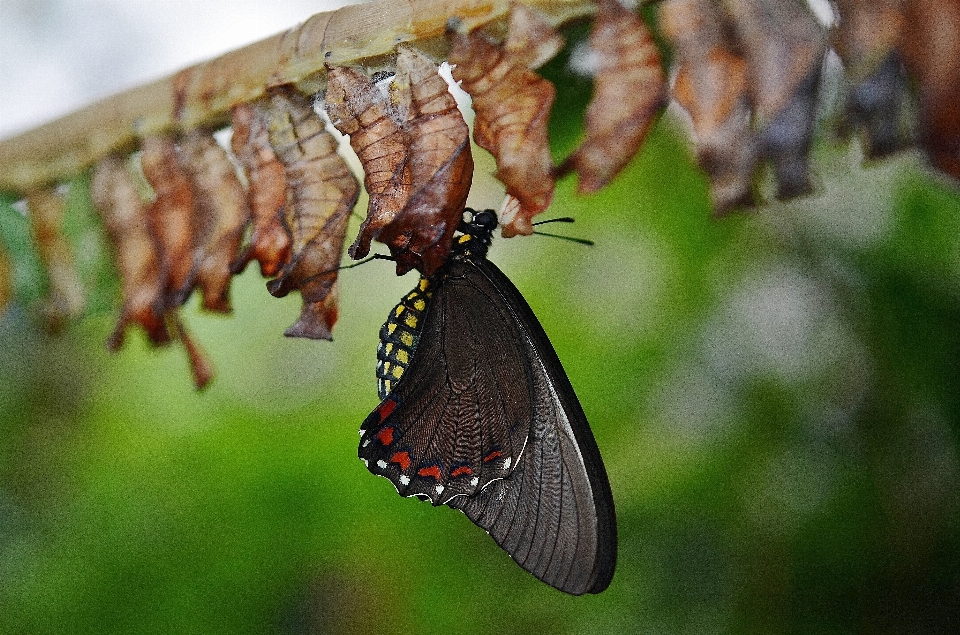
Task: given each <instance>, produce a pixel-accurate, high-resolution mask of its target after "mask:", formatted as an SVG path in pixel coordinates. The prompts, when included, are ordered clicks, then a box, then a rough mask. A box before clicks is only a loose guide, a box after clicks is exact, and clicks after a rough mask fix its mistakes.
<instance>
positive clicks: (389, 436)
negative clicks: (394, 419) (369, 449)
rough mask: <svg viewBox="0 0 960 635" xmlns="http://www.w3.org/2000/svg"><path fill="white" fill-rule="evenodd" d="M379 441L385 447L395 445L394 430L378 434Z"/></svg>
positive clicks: (386, 430) (385, 430)
mask: <svg viewBox="0 0 960 635" xmlns="http://www.w3.org/2000/svg"><path fill="white" fill-rule="evenodd" d="M377 441H379V442H380V443H382V444H383V445H390V444H391V443H393V428H384V429H383V430H381V431H380V432H378V433H377Z"/></svg>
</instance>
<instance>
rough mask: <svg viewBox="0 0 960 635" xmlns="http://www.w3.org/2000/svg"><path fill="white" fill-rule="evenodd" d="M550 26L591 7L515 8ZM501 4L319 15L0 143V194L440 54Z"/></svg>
mask: <svg viewBox="0 0 960 635" xmlns="http://www.w3.org/2000/svg"><path fill="white" fill-rule="evenodd" d="M515 1H518V2H520V3H522V4H526V5H529V6H533V7H535V8H537V9H539V10H540V11H541V12H543V13H544V14H545V15H546V16H547V18H548V19H549V20H550V21H551V22H552V23H553V24H554V25H555V26H556V25H560V24H563V23H565V22H568V21H570V20H573V19H576V18H579V17H582V16H586V15H589V14H591V13H593V11H594V6H593V3H592V2H591V0H515ZM509 6H510V2H509V1H508V0H377V1H375V2H370V3H367V4H359V5H352V6H347V7H344V8H341V9H338V10H336V11H332V12H328V13H318V14H316V15H314V16H312V17H310V18H309V19H308V20H307V21H305V22H303V23H302V24H299V25H297V26H295V27H293V28H291V29H290V30H288V31H285V32H283V33H278V34H277V35H274V36H272V37H269V38H267V39H264V40H261V41H259V42H255V43H253V44H250V45H248V46H246V47H244V48H241V49H238V50H235V51H232V52H229V53H226V54H225V55H222V56H220V57H217V58H215V59H212V60H209V61H206V62H202V63H200V64H196V65H194V66H191V67H189V68H186V69H184V70H182V71H180V72H178V73H175V74H173V75H171V76H169V77H166V78H163V79H161V80H158V81H155V82H152V83H150V84H145V85H143V86H139V87H136V88H133V89H131V90H128V91H126V92H123V93H119V94H117V95H113V96H111V97H108V98H106V99H103V100H101V101H99V102H97V103H94V104H91V105H90V106H87V107H86V108H83V109H81V110H78V111H76V112H74V113H71V114H69V115H67V116H65V117H62V118H61V119H58V120H56V121H53V122H51V123H48V124H46V125H43V126H40V127H38V128H35V129H33V130H30V131H28V132H25V133H23V134H20V135H18V136H16V137H13V138H10V139H6V140H3V141H0V191H8V192H16V193H21V194H23V193H26V192H30V191H33V190H36V189H38V188H41V187H45V186H49V185H51V184H53V183H57V182H61V181H64V180H67V179H70V178H72V177H74V176H76V175H77V174H80V173H81V172H82V171H83V170H85V169H87V168H88V167H90V166H91V165H93V164H94V163H96V162H97V161H98V160H99V159H101V158H103V157H104V156H107V155H109V154H111V153H115V152H125V151H131V150H133V149H136V148H137V147H138V145H139V139H141V138H143V137H145V136H147V135H155V134H170V133H177V132H183V131H188V130H192V129H195V128H198V127H209V128H217V127H222V126H224V125H226V124H227V121H228V118H229V113H230V109H231V108H233V107H234V106H236V105H237V104H240V103H244V102H248V101H251V100H254V99H257V98H259V97H262V96H263V95H264V94H265V92H266V91H268V90H269V89H270V88H272V87H276V86H281V85H288V84H293V85H296V86H298V87H299V88H301V90H303V91H304V92H307V93H313V92H316V91H317V90H319V89H321V88H323V86H324V84H325V71H324V63H325V62H329V63H331V64H340V65H342V64H364V65H366V66H368V67H372V68H376V67H378V66H386V65H387V64H388V63H389V59H390V58H389V56H390V55H391V54H392V53H393V51H394V48H395V47H396V45H397V44H398V43H400V42H411V41H416V42H417V44H418V46H420V47H422V48H424V49H425V50H426V51H428V52H432V53H434V54H437V55H441V56H442V55H444V54H445V53H446V46H447V45H446V39H445V38H444V37H443V34H444V29H445V28H446V25H447V21H448V19H449V18H451V17H457V18H459V19H460V20H461V21H462V22H463V23H464V24H465V25H466V26H467V27H468V28H471V29H472V28H475V27H478V26H484V25H488V24H490V23H497V22H501V21H502V20H503V18H504V17H505V16H506V14H507V12H508V10H509Z"/></svg>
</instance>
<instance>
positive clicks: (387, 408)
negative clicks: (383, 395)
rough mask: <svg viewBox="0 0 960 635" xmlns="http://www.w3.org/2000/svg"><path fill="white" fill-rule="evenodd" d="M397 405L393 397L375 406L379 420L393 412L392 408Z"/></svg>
mask: <svg viewBox="0 0 960 635" xmlns="http://www.w3.org/2000/svg"><path fill="white" fill-rule="evenodd" d="M396 407H397V402H396V401H394V400H393V399H387V400H386V401H384V402H383V403H382V404H380V406H379V407H378V408H377V412H378V413H379V414H380V421H381V422H383V421H384V420H385V419H386V418H387V417H389V416H390V413H392V412H393V410H394V408H396Z"/></svg>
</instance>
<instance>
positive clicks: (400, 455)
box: [390, 452, 410, 471]
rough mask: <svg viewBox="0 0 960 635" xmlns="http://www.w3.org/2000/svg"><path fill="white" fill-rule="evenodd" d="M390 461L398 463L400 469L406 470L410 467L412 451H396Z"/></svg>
mask: <svg viewBox="0 0 960 635" xmlns="http://www.w3.org/2000/svg"><path fill="white" fill-rule="evenodd" d="M390 462H391V463H396V464H398V465H399V466H400V469H401V470H402V471H405V470H406V469H407V468H408V467H410V453H409V452H394V454H393V456H391V457H390Z"/></svg>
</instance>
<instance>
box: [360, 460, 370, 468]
mask: <svg viewBox="0 0 960 635" xmlns="http://www.w3.org/2000/svg"><path fill="white" fill-rule="evenodd" d="M360 460H361V461H363V464H364V465H365V466H366V467H370V461H368V460H366V459H360Z"/></svg>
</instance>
